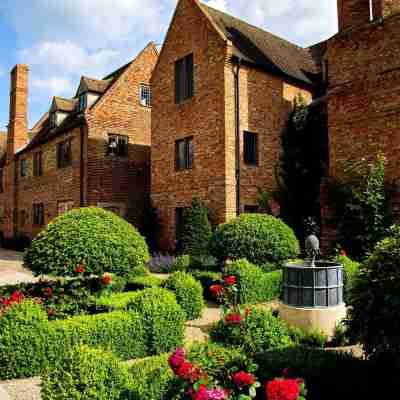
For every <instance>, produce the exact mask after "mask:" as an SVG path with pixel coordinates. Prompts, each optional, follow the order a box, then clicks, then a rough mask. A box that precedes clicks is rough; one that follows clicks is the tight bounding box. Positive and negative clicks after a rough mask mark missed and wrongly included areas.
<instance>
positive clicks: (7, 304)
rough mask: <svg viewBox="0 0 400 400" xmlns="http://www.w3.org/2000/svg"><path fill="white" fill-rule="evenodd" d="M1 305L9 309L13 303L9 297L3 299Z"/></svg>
mask: <svg viewBox="0 0 400 400" xmlns="http://www.w3.org/2000/svg"><path fill="white" fill-rule="evenodd" d="M1 304H2V305H3V306H5V307H8V306H10V305H11V301H10V299H8V298H7V297H4V299H1Z"/></svg>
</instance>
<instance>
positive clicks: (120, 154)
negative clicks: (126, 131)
mask: <svg viewBox="0 0 400 400" xmlns="http://www.w3.org/2000/svg"><path fill="white" fill-rule="evenodd" d="M111 139H115V140H116V143H117V146H116V152H115V153H113V152H112V151H111V149H112V147H111ZM121 139H124V141H125V143H122V144H123V146H122V145H121V143H119V140H121ZM121 148H124V149H125V150H124V151H123V152H120V151H119V150H120V149H121ZM106 156H108V157H119V158H128V156H129V136H128V135H120V134H116V133H109V134H108V135H107V150H106Z"/></svg>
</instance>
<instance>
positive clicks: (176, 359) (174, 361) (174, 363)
mask: <svg viewBox="0 0 400 400" xmlns="http://www.w3.org/2000/svg"><path fill="white" fill-rule="evenodd" d="M184 361H185V350H184V349H182V348H181V347H178V348H177V349H176V350H175V352H174V353H173V354H172V355H171V356H170V357H169V359H168V362H169V366H170V367H171V369H172V370H173V371H174V372H175V371H176V370H177V369H178V368H179V367H180V366H181V365H182V364H183V363H184Z"/></svg>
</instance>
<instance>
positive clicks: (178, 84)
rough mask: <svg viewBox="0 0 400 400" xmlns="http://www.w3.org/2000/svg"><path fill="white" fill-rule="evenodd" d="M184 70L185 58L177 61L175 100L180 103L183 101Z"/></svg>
mask: <svg viewBox="0 0 400 400" xmlns="http://www.w3.org/2000/svg"><path fill="white" fill-rule="evenodd" d="M182 70H183V60H178V61H177V62H176V63H175V102H176V103H180V102H181V101H182V97H183V96H182Z"/></svg>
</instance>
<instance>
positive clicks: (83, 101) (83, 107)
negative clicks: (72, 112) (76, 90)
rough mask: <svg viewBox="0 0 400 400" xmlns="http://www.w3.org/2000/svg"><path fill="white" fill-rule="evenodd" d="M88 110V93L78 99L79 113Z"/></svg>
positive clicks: (82, 94)
mask: <svg viewBox="0 0 400 400" xmlns="http://www.w3.org/2000/svg"><path fill="white" fill-rule="evenodd" d="M86 108H87V93H81V94H80V95H79V99H78V111H85V110H86Z"/></svg>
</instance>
